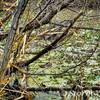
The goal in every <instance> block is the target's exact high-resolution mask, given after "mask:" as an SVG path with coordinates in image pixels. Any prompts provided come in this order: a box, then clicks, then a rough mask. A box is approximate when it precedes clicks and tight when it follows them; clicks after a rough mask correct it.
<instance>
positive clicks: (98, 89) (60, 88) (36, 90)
mask: <svg viewBox="0 0 100 100" xmlns="http://www.w3.org/2000/svg"><path fill="white" fill-rule="evenodd" d="M62 90H64V91H76V92H77V90H74V89H73V88H66V87H39V88H35V87H32V88H27V91H32V92H48V91H62ZM85 90H92V91H100V86H93V87H81V88H78V92H81V91H85Z"/></svg>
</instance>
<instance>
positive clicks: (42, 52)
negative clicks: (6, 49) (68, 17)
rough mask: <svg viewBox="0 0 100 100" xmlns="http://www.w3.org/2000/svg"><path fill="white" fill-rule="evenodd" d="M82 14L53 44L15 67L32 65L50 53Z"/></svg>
mask: <svg viewBox="0 0 100 100" xmlns="http://www.w3.org/2000/svg"><path fill="white" fill-rule="evenodd" d="M82 14H83V12H81V13H79V14H78V15H77V16H76V17H75V18H74V19H73V21H72V23H71V24H70V25H69V27H67V28H66V30H65V31H64V33H63V34H61V36H60V37H58V38H57V39H56V40H55V41H54V42H52V43H51V44H50V45H49V46H47V47H46V48H44V49H43V50H42V51H40V52H39V53H38V54H37V55H36V56H35V57H33V58H31V59H29V60H26V61H22V62H18V63H17V65H18V66H28V65H29V64H31V63H33V62H34V61H36V60H37V59H38V58H40V57H41V56H43V55H44V54H45V53H47V52H49V51H51V50H52V49H53V48H54V46H55V45H56V44H57V43H58V42H59V41H62V39H63V38H64V37H65V36H66V35H67V34H68V32H69V30H70V28H71V27H72V26H73V25H74V23H75V22H76V21H77V19H78V18H79V17H80V16H81V15H82Z"/></svg>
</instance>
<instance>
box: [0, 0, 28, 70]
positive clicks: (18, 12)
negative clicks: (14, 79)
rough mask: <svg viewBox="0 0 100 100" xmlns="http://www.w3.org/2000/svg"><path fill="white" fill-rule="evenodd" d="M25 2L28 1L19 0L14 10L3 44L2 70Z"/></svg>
mask: <svg viewBox="0 0 100 100" xmlns="http://www.w3.org/2000/svg"><path fill="white" fill-rule="evenodd" d="M27 2H28V0H20V2H19V4H18V7H17V9H16V11H15V14H14V17H13V21H12V25H11V29H10V31H9V33H8V38H7V42H6V46H5V50H4V57H3V62H2V66H1V68H2V69H1V70H4V69H5V68H6V66H7V64H8V61H9V59H10V53H11V49H12V44H13V40H14V37H15V34H16V30H17V27H18V22H19V18H20V16H21V14H22V13H23V11H24V9H25V7H26V5H27Z"/></svg>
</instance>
